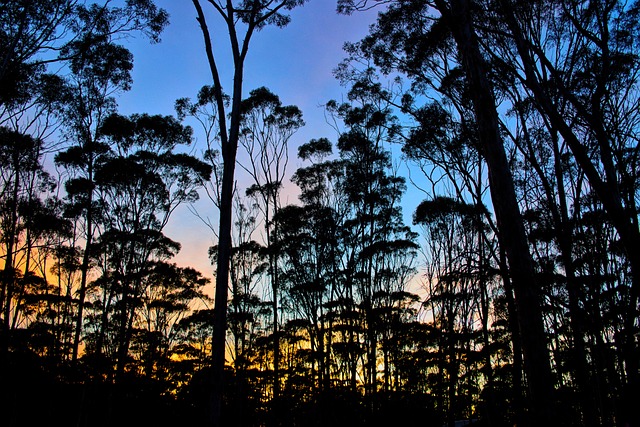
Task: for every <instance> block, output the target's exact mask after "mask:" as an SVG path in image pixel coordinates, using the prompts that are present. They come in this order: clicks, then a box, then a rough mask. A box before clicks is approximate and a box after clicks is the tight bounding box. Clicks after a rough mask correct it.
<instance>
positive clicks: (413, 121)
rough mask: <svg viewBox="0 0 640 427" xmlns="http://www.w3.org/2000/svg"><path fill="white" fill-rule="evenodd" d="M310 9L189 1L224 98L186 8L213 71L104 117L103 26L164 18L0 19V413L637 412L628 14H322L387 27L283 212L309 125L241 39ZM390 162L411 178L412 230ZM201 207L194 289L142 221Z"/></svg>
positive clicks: (22, 11) (545, 0)
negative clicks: (247, 67)
mask: <svg viewBox="0 0 640 427" xmlns="http://www.w3.org/2000/svg"><path fill="white" fill-rule="evenodd" d="M303 3H305V2H304V1H293V0H290V1H279V2H273V1H259V2H255V1H239V2H231V1H226V2H225V1H212V2H209V3H208V4H209V7H212V8H213V12H214V13H216V14H217V16H218V17H219V18H221V19H222V22H223V23H224V25H225V26H226V28H227V29H228V30H229V31H228V32H229V42H230V45H231V47H232V50H231V55H232V56H233V62H232V63H233V64H234V80H233V85H232V86H231V87H232V93H231V94H230V95H228V94H226V93H225V92H224V87H223V86H224V85H223V82H221V81H220V76H219V74H218V67H219V66H220V65H221V64H222V63H223V62H222V60H221V59H220V57H219V56H217V55H219V54H218V53H217V51H216V50H215V49H214V48H215V47H216V45H215V43H214V42H217V39H215V38H213V37H212V36H211V34H210V33H209V25H208V21H207V16H208V15H206V14H205V12H204V10H203V8H202V6H201V5H200V2H199V1H197V0H194V1H193V4H194V6H195V12H196V15H197V17H198V22H199V25H200V29H201V30H202V35H203V37H204V40H205V55H206V58H207V60H208V64H209V66H210V69H211V73H212V80H213V84H212V85H205V86H203V87H202V89H201V90H200V92H199V93H198V94H197V95H196V96H195V97H194V98H187V97H185V98H182V99H179V100H177V101H176V114H175V116H151V115H148V114H144V113H141V114H134V115H131V116H123V115H120V114H118V111H117V95H118V94H119V93H122V92H124V91H126V90H128V89H130V86H131V76H130V72H131V69H132V66H133V56H132V54H131V53H130V52H129V51H128V50H127V49H126V47H125V46H124V45H123V43H122V41H123V40H124V38H123V37H124V36H126V35H127V34H143V35H145V36H147V37H149V39H150V40H151V41H152V42H157V41H159V36H160V34H161V32H162V29H163V28H164V27H165V26H166V25H167V23H168V16H167V14H166V12H165V11H163V10H161V9H157V8H156V7H155V6H154V5H153V3H152V2H150V1H143V0H138V1H130V2H127V3H126V5H125V6H121V7H118V6H114V5H112V4H110V3H109V2H106V4H105V5H103V6H99V5H87V4H85V3H84V2H78V1H69V0H67V1H64V0H57V1H55V2H51V1H46V2H39V1H37V2H21V1H20V2H12V3H8V4H6V5H2V6H0V11H1V12H2V13H1V15H0V17H1V18H0V21H1V22H2V32H1V33H0V35H1V37H0V44H2V46H3V52H4V53H3V55H4V57H3V58H2V63H1V66H2V68H0V80H1V81H2V85H1V86H0V87H1V88H2V89H1V90H2V92H1V93H0V102H1V105H0V108H1V110H0V125H1V128H0V141H1V144H2V145H1V147H2V150H1V151H0V163H1V164H2V175H1V176H2V181H0V182H1V185H2V187H1V190H0V191H1V195H2V197H1V199H0V203H1V205H0V209H1V213H0V230H1V234H0V237H1V243H2V250H1V252H0V254H1V255H2V259H3V261H4V269H3V270H2V288H1V289H0V306H1V307H2V315H1V316H0V318H1V319H2V327H1V329H0V357H1V358H2V360H1V362H2V363H1V365H2V366H3V368H2V373H1V377H0V378H2V381H1V382H0V383H1V384H2V385H1V386H0V387H2V394H1V395H0V397H1V400H2V408H3V409H2V413H1V414H0V416H1V417H3V419H4V420H6V421H7V424H8V425H27V424H29V425H30V424H34V425H35V424H37V423H40V422H43V421H46V420H51V419H60V420H65V421H69V422H73V423H76V424H77V425H103V424H104V425H107V424H112V423H114V422H119V423H121V424H127V425H133V424H136V423H140V422H145V423H148V422H155V423H158V424H161V425H170V424H174V423H178V422H180V423H185V422H209V423H213V425H247V426H249V425H317V426H325V425H372V424H376V425H377V424H380V423H402V422H404V423H410V422H421V423H423V424H426V425H433V426H441V425H454V424H455V421H456V420H461V419H474V420H477V422H478V423H480V424H482V425H487V426H507V425H513V424H517V425H541V424H548V425H562V426H565V425H566V426H600V425H602V426H605V425H636V424H638V415H637V411H636V410H635V408H634V403H635V401H634V396H636V395H637V394H638V388H639V387H640V383H639V382H638V381H639V379H638V375H639V372H638V370H639V366H638V356H639V354H638V296H639V295H638V291H639V289H640V288H639V284H638V280H639V274H640V258H639V257H640V231H639V227H638V196H639V185H640V172H639V171H640V165H638V161H639V154H640V152H639V149H638V126H639V123H640V121H639V118H640V108H638V107H639V102H638V99H639V98H638V94H639V92H638V76H639V74H638V73H639V71H640V62H639V58H638V43H639V42H640V32H639V31H638V30H639V28H638V26H639V25H640V24H639V20H638V18H639V16H638V15H639V14H640V3H638V2H637V1H635V2H623V1H616V0H607V1H605V0H601V1H590V2H585V1H577V0H562V1H560V0H539V1H538V0H536V1H532V2H526V3H523V2H513V1H509V0H487V1H484V0H482V1H481V0H476V1H473V0H450V1H445V0H435V1H427V0H419V1H415V0H413V1H404V0H394V1H385V0H359V1H356V0H339V1H338V2H337V9H338V12H340V13H345V14H351V13H358V11H360V10H365V9H369V8H378V10H379V14H378V16H377V20H376V22H375V23H374V24H373V25H372V26H371V27H370V30H369V35H367V36H366V37H364V38H363V39H362V40H361V41H359V42H356V43H351V44H347V45H346V47H345V51H346V56H347V58H346V59H345V60H344V61H343V62H341V63H340V64H339V65H338V66H337V68H336V71H335V73H336V77H337V78H338V79H339V80H340V81H341V82H342V83H343V84H344V85H345V87H346V88H347V94H346V98H345V101H344V102H337V101H328V102H327V103H326V105H325V110H326V113H327V117H328V120H329V122H330V123H331V124H332V125H333V126H334V128H335V130H336V134H337V135H338V137H337V138H336V140H335V141H330V140H329V139H327V138H322V137H319V138H317V139H312V140H311V141H308V142H305V143H302V144H296V146H297V155H298V158H299V160H300V162H301V164H302V166H301V167H299V168H298V169H297V170H296V171H295V173H294V174H293V175H292V176H291V178H290V179H291V181H292V183H293V184H295V185H296V186H297V188H298V190H299V194H300V195H299V200H298V201H297V202H296V203H293V204H285V203H283V198H282V197H281V195H282V192H283V188H284V185H285V184H286V183H287V180H289V176H288V174H287V166H288V163H289V154H288V153H289V150H290V148H291V149H293V142H294V141H295V134H296V131H297V130H298V129H300V128H301V127H302V126H304V120H303V114H302V112H301V111H300V110H299V109H298V108H297V107H296V106H292V105H285V104H283V103H282V101H281V100H280V98H279V97H278V96H277V95H276V94H274V93H272V92H271V91H270V90H269V89H267V88H265V87H260V88H256V89H253V90H251V91H250V92H249V94H248V96H246V97H244V96H243V95H242V94H243V84H242V83H243V82H242V75H243V67H244V65H243V64H244V59H245V57H246V54H247V51H248V46H249V42H250V40H251V38H252V37H253V35H254V33H255V34H257V32H258V31H259V30H260V29H262V28H263V27H265V26H267V25H275V26H278V27H283V26H285V25H286V24H287V23H288V22H289V19H290V18H289V16H288V15H286V12H287V11H288V10H292V9H293V8H295V7H298V6H301V5H302V4H303ZM209 19H211V18H209ZM51 64H56V68H52V67H51V66H50V65H51ZM52 69H55V70H58V71H56V72H52V71H51V70H52ZM189 124H192V125H194V126H196V129H197V131H198V132H200V134H202V135H204V140H205V145H206V147H204V149H203V150H202V152H201V153H200V155H199V156H192V155H187V154H185V151H186V150H185V149H184V148H183V147H186V146H189V144H190V143H191V142H192V138H193V132H194V129H193V128H192V127H190V126H189ZM396 148H399V149H401V150H402V155H401V156H400V157H399V156H397V155H394V154H392V153H393V152H396V151H397V150H396ZM238 150H241V151H242V152H243V153H246V154H247V156H246V158H247V159H249V160H247V161H237V159H236V154H237V151H238ZM399 161H406V162H407V164H409V165H410V166H411V170H412V171H413V172H415V174H412V176H411V181H412V182H411V183H410V185H412V186H415V187H416V188H418V189H420V190H422V191H423V193H424V200H423V201H422V202H421V203H420V204H419V205H418V206H417V208H416V210H415V211H414V212H413V213H412V218H413V223H412V224H405V222H404V219H403V218H404V217H403V212H402V205H403V204H402V200H403V196H404V195H405V193H406V192H407V186H408V185H409V184H408V183H407V182H406V178H404V177H403V176H401V175H400V174H399V168H398V162H399ZM236 166H238V168H239V170H241V172H242V173H244V174H245V175H246V176H247V177H248V178H249V180H250V184H249V185H248V186H247V187H246V188H240V187H239V186H238V185H237V180H236V173H235V168H236ZM200 194H206V195H207V196H208V198H209V200H210V202H211V206H212V208H214V209H215V210H216V211H218V212H219V228H216V227H215V226H213V225H212V223H210V222H208V221H209V219H208V214H206V213H200V212H198V213H196V214H197V215H198V216H200V217H201V219H203V220H205V222H207V223H208V224H210V225H211V228H212V231H213V232H214V233H215V234H216V237H217V242H218V243H217V245H216V246H214V247H212V248H211V249H210V252H209V253H210V256H211V259H212V263H213V265H215V266H216V267H215V271H214V273H216V277H215V286H216V288H215V289H216V290H215V305H214V302H213V301H211V300H210V299H209V297H208V296H207V295H206V294H205V293H204V291H203V289H204V287H205V286H206V285H207V284H208V279H206V278H205V277H203V276H202V274H201V273H199V272H197V271H195V270H194V269H191V268H182V267H178V266H177V265H176V264H174V263H172V262H171V259H172V257H173V256H174V255H175V254H176V253H177V252H178V250H179V249H180V244H179V243H178V242H175V241H172V240H171V239H169V238H168V237H166V236H165V235H164V234H163V229H164V227H165V226H166V224H167V223H168V221H169V220H170V216H171V214H172V213H173V212H174V210H175V209H176V207H177V206H178V205H180V204H188V203H191V202H194V201H196V200H197V199H198V197H199V195H200ZM34 406H35V407H38V408H40V409H42V410H39V411H35V412H34V411H33V410H32V409H31V408H33V407H34Z"/></svg>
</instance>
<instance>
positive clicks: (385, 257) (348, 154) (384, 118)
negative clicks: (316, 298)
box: [327, 87, 417, 397]
mask: <svg viewBox="0 0 640 427" xmlns="http://www.w3.org/2000/svg"><path fill="white" fill-rule="evenodd" d="M358 89H359V88H357V87H356V88H353V89H352V90H351V91H350V93H349V98H350V100H351V103H344V104H337V103H336V102H330V103H329V104H328V105H327V107H328V109H329V111H330V113H331V114H333V115H334V117H335V118H336V119H340V120H342V121H343V123H344V126H345V129H344V131H342V132H341V134H340V137H339V140H338V144H337V146H338V149H339V153H340V161H341V162H342V164H341V167H342V168H343V172H342V173H343V176H344V179H343V180H342V181H341V182H340V183H339V185H338V187H337V189H338V192H339V194H341V195H342V197H343V198H344V199H345V202H346V208H347V210H346V212H345V215H346V216H345V219H344V221H343V222H342V223H341V227H340V229H339V230H338V233H339V238H340V240H341V244H342V248H343V251H344V252H343V255H342V263H343V265H342V270H343V273H342V274H343V277H342V278H341V280H343V284H342V287H343V295H342V296H341V297H342V298H343V299H344V300H345V302H346V303H347V307H346V308H347V309H349V308H351V309H355V310H356V313H358V316H359V317H360V321H361V323H360V325H361V326H360V328H361V331H362V336H361V337H357V336H353V337H351V338H350V339H353V340H354V341H352V344H355V345H356V347H358V346H359V345H360V344H358V341H359V340H360V339H362V341H361V343H362V344H361V345H362V348H361V350H362V352H363V354H362V356H364V359H363V360H364V362H363V366H362V369H363V378H364V380H363V382H364V386H365V390H366V395H367V396H369V397H373V396H374V394H375V393H376V392H377V390H378V381H377V370H378V356H379V353H378V351H379V349H380V340H384V339H385V338H386V337H388V333H389V331H388V330H387V328H388V325H387V324H386V323H385V322H384V320H383V315H382V314H383V313H384V312H385V310H387V309H389V308H390V307H389V306H388V304H389V303H390V300H389V299H388V298H387V297H388V296H390V295H392V294H394V293H396V292H401V291H404V290H405V286H406V285H407V283H408V280H409V279H410V278H411V276H412V274H413V267H414V266H413V261H414V257H415V250H416V249H417V246H416V244H415V242H414V240H415V238H416V236H415V234H414V233H413V232H412V231H410V229H409V227H407V226H406V225H405V224H404V223H403V220H402V209H401V206H400V201H401V196H402V194H403V193H404V191H405V182H404V179H403V178H401V177H399V176H397V175H396V173H395V171H394V169H393V168H392V163H391V155H390V153H389V151H388V150H387V149H386V148H385V145H386V144H389V143H390V141H391V139H392V137H393V135H392V134H391V133H390V132H389V131H388V129H389V128H390V127H392V125H393V123H394V118H393V116H392V115H391V112H390V110H389V108H388V105H387V103H386V102H384V101H377V100H375V99H372V98H370V97H369V96H368V95H367V94H366V93H365V92H362V91H359V90H358ZM354 333H356V332H355V330H354ZM356 335H358V334H357V333H356ZM383 350H384V351H386V350H387V348H386V347H384V348H383ZM383 353H384V352H383ZM383 356H385V357H386V356H387V355H386V354H383ZM351 357H355V358H356V359H358V358H359V356H357V355H355V354H352V355H351ZM353 374H354V373H353V372H352V375H353ZM352 379H353V378H352Z"/></svg>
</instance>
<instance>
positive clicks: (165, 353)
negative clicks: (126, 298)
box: [132, 261, 209, 386]
mask: <svg viewBox="0 0 640 427" xmlns="http://www.w3.org/2000/svg"><path fill="white" fill-rule="evenodd" d="M143 281H144V282H145V283H144V285H143V289H144V291H143V293H142V295H141V305H142V307H140V315H139V316H138V318H137V319H136V322H135V325H134V328H135V332H134V337H133V344H132V353H133V354H134V357H137V358H138V359H139V363H140V366H141V368H142V370H143V372H144V375H145V376H147V377H148V378H154V379H157V380H161V381H171V379H172V378H171V377H172V372H171V371H172V369H173V362H172V360H171V356H172V355H173V354H175V350H176V346H177V345H178V343H179V341H178V335H179V328H178V325H179V324H180V322H182V320H183V319H185V318H186V317H187V316H188V315H189V314H190V313H191V312H192V311H193V309H195V308H196V307H198V306H199V305H201V304H202V303H203V302H207V299H208V298H207V297H206V296H205V294H204V293H203V288H204V287H205V286H206V285H207V284H208V283H209V279H207V278H206V277H203V276H202V274H201V273H199V272H198V271H196V270H194V269H193V268H190V267H186V268H182V267H178V266H177V265H176V264H172V263H168V262H162V261H161V262H156V263H153V264H152V265H151V266H150V268H149V274H147V275H146V277H144V278H143ZM172 385H173V386H177V385H178V384H177V382H176V383H174V384H172Z"/></svg>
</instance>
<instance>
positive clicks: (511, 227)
mask: <svg viewBox="0 0 640 427" xmlns="http://www.w3.org/2000/svg"><path fill="white" fill-rule="evenodd" d="M436 6H437V8H438V9H439V10H440V13H441V14H442V16H443V19H445V20H447V22H448V24H449V25H450V27H451V30H452V31H453V36H454V39H455V41H456V44H457V46H458V52H459V54H460V58H461V61H462V67H463V69H464V71H465V73H466V76H467V81H468V83H469V85H470V87H471V97H472V101H473V108H474V112H475V116H476V121H477V126H478V136H479V141H480V151H481V153H482V155H483V157H484V159H485V161H486V162H487V166H488V172H489V184H490V190H491V198H492V202H493V207H494V211H495V215H496V222H497V225H498V229H499V231H500V242H501V244H502V245H504V248H505V251H506V254H507V259H508V261H509V269H510V270H509V271H510V273H511V277H512V282H513V289H514V293H515V299H516V301H515V302H516V306H517V311H518V322H519V328H520V332H521V337H522V347H523V352H524V365H525V370H526V373H527V381H528V387H529V394H530V397H531V404H530V410H531V415H532V416H531V425H549V424H550V423H551V420H552V417H551V415H552V407H551V403H552V399H551V395H552V392H553V388H554V386H553V377H552V374H551V368H550V366H549V352H548V349H547V344H546V337H545V329H544V321H543V317H542V310H541V307H540V306H541V301H540V300H541V295H540V294H541V292H540V289H539V286H538V283H536V280H535V272H534V269H533V263H532V259H531V254H530V252H529V246H528V241H527V236H526V233H525V229H524V225H523V222H522V217H521V214H520V210H519V206H518V201H517V199H516V193H515V189H514V184H513V177H512V175H511V171H510V169H509V163H508V161H507V157H506V153H505V150H504V145H503V141H502V138H501V136H500V132H499V121H498V113H497V109H496V104H495V99H494V96H493V90H492V87H491V84H490V81H489V79H488V77H487V70H486V64H485V62H484V60H483V58H482V55H481V53H480V49H479V46H478V41H477V37H476V34H475V30H474V29H473V23H472V21H471V20H472V18H471V13H470V2H469V0H450V1H449V2H445V1H444V0H436Z"/></svg>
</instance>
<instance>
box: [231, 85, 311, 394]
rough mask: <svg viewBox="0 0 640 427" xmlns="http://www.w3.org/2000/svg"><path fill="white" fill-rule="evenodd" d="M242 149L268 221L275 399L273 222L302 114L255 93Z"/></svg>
mask: <svg viewBox="0 0 640 427" xmlns="http://www.w3.org/2000/svg"><path fill="white" fill-rule="evenodd" d="M241 110H242V111H241V113H242V119H241V130H240V140H239V142H240V145H241V146H242V147H243V148H244V149H245V150H246V154H247V156H248V158H249V161H248V163H247V164H245V163H244V162H240V166H241V167H242V168H243V169H244V170H245V171H246V172H247V173H248V175H249V176H250V179H251V181H252V184H251V185H250V186H249V188H248V189H247V196H250V197H252V198H254V199H255V200H256V202H257V206H258V207H259V209H260V210H261V213H262V217H263V220H264V235H265V237H264V242H265V250H266V253H267V257H268V266H269V267H268V274H269V280H270V282H271V287H270V291H271V310H272V314H273V324H272V326H273V334H272V338H273V397H274V399H278V397H279V391H280V340H279V334H280V332H279V323H280V319H279V317H280V313H279V304H278V299H279V293H280V290H279V288H280V283H279V277H278V253H277V248H278V223H277V222H275V221H274V220H273V218H274V217H275V216H277V215H278V211H279V210H280V204H281V203H280V192H281V190H282V187H283V181H284V178H285V176H286V173H287V164H288V161H289V153H288V148H289V142H290V140H291V138H292V137H293V135H294V134H295V132H296V131H297V130H298V129H299V128H301V127H302V126H304V121H303V120H302V112H301V111H300V110H299V109H298V107H296V106H294V105H282V102H281V101H280V98H279V97H278V96H277V95H275V94H274V93H272V92H271V91H269V89H267V88H265V87H261V88H258V89H254V90H252V91H251V92H250V94H249V97H248V98H246V99H245V100H244V101H243V102H242V106H241Z"/></svg>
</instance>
